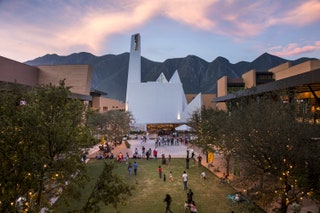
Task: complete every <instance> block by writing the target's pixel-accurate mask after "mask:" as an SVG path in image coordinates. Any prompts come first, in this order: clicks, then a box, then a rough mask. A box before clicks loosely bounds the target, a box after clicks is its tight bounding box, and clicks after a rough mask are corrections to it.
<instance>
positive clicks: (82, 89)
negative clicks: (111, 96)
mask: <svg viewBox="0 0 320 213" xmlns="http://www.w3.org/2000/svg"><path fill="white" fill-rule="evenodd" d="M39 70H40V72H39V84H49V83H51V84H53V85H58V84H59V82H60V81H61V80H64V79H65V83H66V86H70V87H71V89H70V91H71V92H72V93H77V94H83V95H89V94H90V89H91V79H92V72H93V69H92V67H91V66H90V65H52V66H39Z"/></svg>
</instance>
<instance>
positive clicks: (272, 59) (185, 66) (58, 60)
mask: <svg viewBox="0 0 320 213" xmlns="http://www.w3.org/2000/svg"><path fill="white" fill-rule="evenodd" d="M310 59H311V58H300V59H297V60H294V61H291V62H292V64H299V63H302V62H304V61H307V60H310ZM287 61H289V60H286V59H283V58H280V57H277V56H274V55H270V54H268V53H264V54H262V55H261V56H259V57H258V58H256V59H255V60H254V61H252V62H246V61H241V62H238V63H236V64H232V63H230V62H229V60H228V59H226V58H223V57H217V58H216V59H214V60H213V61H212V62H207V61H205V60H203V59H201V58H199V57H197V56H194V55H188V56H187V57H184V58H173V59H167V60H166V61H164V62H154V61H150V60H148V59H147V58H144V57H142V58H141V78H142V79H141V80H142V82H147V81H155V80H156V79H157V78H158V76H159V75H160V73H163V74H164V75H165V76H166V78H167V79H168V80H170V78H171V77H172V75H173V73H174V72H175V71H176V70H178V72H179V75H180V79H181V81H182V83H183V88H184V91H185V93H187V94H195V93H199V92H202V93H203V94H208V93H216V91H217V80H218V79H219V78H221V77H222V76H228V77H230V78H241V75H242V74H243V73H245V72H247V71H249V70H251V69H256V70H257V71H259V72H266V71H267V70H268V69H270V68H272V67H275V66H277V65H279V64H282V63H285V62H287ZM25 63H26V64H29V65H32V66H39V65H63V64H90V65H93V70H94V72H93V78H92V89H96V90H100V91H103V92H107V93H108V95H107V96H106V97H109V98H113V99H117V100H121V101H125V95H126V87H127V77H128V63H129V53H123V54H120V55H111V54H109V55H104V56H95V55H92V54H90V53H86V52H81V53H73V54H71V55H68V56H59V55H56V54H47V55H45V56H42V57H39V58H36V59H34V60H31V61H27V62H25Z"/></svg>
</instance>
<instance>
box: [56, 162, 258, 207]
mask: <svg viewBox="0 0 320 213" xmlns="http://www.w3.org/2000/svg"><path fill="white" fill-rule="evenodd" d="M136 161H137V163H138V165H139V166H138V174H137V176H134V175H132V176H129V174H128V171H127V165H126V164H125V163H121V164H118V163H117V164H116V169H115V171H114V172H115V173H116V174H119V175H120V176H122V177H123V179H125V180H126V181H127V183H128V184H132V185H135V190H134V191H133V196H131V197H129V198H128V202H127V205H126V206H120V208H119V210H120V212H122V213H128V212H130V213H141V212H148V213H158V212H165V203H164V202H163V200H164V198H165V195H166V193H169V194H170V195H171V197H172V200H173V201H172V204H171V209H172V211H173V212H176V213H180V212H184V201H185V200H186V191H184V190H183V185H182V178H181V177H182V173H183V171H186V172H187V174H188V176H189V182H188V187H189V188H191V189H192V191H193V192H194V196H193V198H194V201H195V203H196V206H197V209H198V212H199V213H219V212H221V213H228V212H231V211H234V212H236V213H237V212H241V213H246V212H260V211H258V210H257V209H255V210H253V209H252V208H253V205H248V204H246V203H240V204H235V203H232V201H230V200H228V199H227V198H226V197H227V195H228V194H232V193H234V192H235V191H234V190H233V189H232V188H231V187H230V186H229V185H225V184H219V183H218V178H217V177H216V176H214V175H213V174H212V173H210V172H209V171H208V170H207V169H206V168H205V167H198V166H197V164H196V163H195V164H193V163H192V162H190V169H186V168H185V159H172V161H171V164H170V165H164V166H162V168H163V174H166V176H167V181H163V179H160V178H159V175H158V171H157V168H158V166H159V165H161V160H148V161H147V160H146V159H138V160H136ZM130 162H131V163H132V164H133V162H134V160H133V159H130ZM87 167H88V174H89V175H90V176H91V177H92V178H93V179H92V181H91V183H89V184H87V186H86V187H85V188H84V189H83V192H82V197H83V198H82V199H81V200H79V199H78V200H73V201H71V205H70V207H69V208H67V207H66V206H63V205H62V204H61V203H60V202H59V201H58V202H57V203H56V204H57V206H58V208H56V210H55V211H57V212H71V211H70V210H76V209H79V208H81V207H82V205H83V204H84V203H85V201H84V200H85V199H86V198H87V197H88V195H89V194H90V193H91V191H92V190H91V191H90V189H92V183H93V182H94V181H95V180H96V178H97V176H98V174H97V171H101V168H102V167H103V160H99V161H98V160H91V161H89V163H88V164H87ZM170 171H172V173H173V177H174V181H173V182H170V181H169V172H170ZM202 171H206V173H207V175H208V179H207V180H201V179H200V173H201V172H202ZM101 209H102V210H101V212H102V213H114V212H116V211H115V210H114V209H113V208H112V206H107V207H106V206H104V207H102V208H101Z"/></svg>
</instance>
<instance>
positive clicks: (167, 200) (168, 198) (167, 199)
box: [163, 194, 172, 213]
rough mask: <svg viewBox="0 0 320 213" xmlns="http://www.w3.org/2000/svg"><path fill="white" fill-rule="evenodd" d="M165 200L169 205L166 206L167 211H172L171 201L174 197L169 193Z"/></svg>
mask: <svg viewBox="0 0 320 213" xmlns="http://www.w3.org/2000/svg"><path fill="white" fill-rule="evenodd" d="M163 202H166V204H167V206H166V213H167V212H171V213H172V211H171V209H170V205H171V202H172V198H171V196H170V195H169V194H166V197H165V198H164V200H163Z"/></svg>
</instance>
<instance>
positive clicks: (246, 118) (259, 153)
mask: <svg viewBox="0 0 320 213" xmlns="http://www.w3.org/2000/svg"><path fill="white" fill-rule="evenodd" d="M237 102H238V103H236V104H233V106H234V107H233V108H231V120H232V122H231V123H232V124H233V125H234V128H236V127H240V128H237V131H235V134H234V135H233V136H234V137H235V140H234V141H236V142H237V143H235V144H234V145H235V147H234V148H235V152H236V153H237V154H238V155H239V156H240V157H241V159H243V160H245V161H246V162H247V163H249V164H250V165H251V167H252V170H253V171H260V177H261V179H260V189H259V192H260V194H265V195H267V194H268V193H269V195H270V196H271V197H275V194H274V192H276V193H277V196H279V198H280V199H281V201H282V209H281V211H282V212H286V210H287V206H288V205H289V204H290V203H292V202H293V201H295V200H296V199H297V198H298V197H300V196H303V193H300V191H301V189H302V187H301V186H302V185H301V182H299V181H298V180H299V179H301V176H305V172H306V166H305V165H304V164H305V163H306V162H308V159H310V157H308V156H307V155H304V154H303V152H300V151H299V150H300V149H301V148H303V147H304V148H307V143H306V142H307V141H309V140H310V138H312V137H315V136H317V134H319V126H315V125H310V124H308V123H302V122H298V120H297V117H296V114H295V109H294V106H293V105H292V103H283V102H282V100H281V99H280V97H279V96H277V95H275V94H270V95H269V94H267V95H264V96H259V97H245V98H243V99H238V100H237ZM304 148H303V149H304ZM318 151H319V150H318ZM318 162H319V161H318ZM308 163H310V164H311V162H308ZM313 169H314V168H313ZM309 172H310V170H309ZM251 175H252V174H251ZM266 176H268V177H269V179H273V183H272V184H268V186H267V187H266V188H264V185H263V183H264V182H265V180H264V177H266ZM304 190H307V191H309V190H311V185H310V186H309V187H306V186H304ZM266 200H267V201H270V198H269V197H268V198H266Z"/></svg>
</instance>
